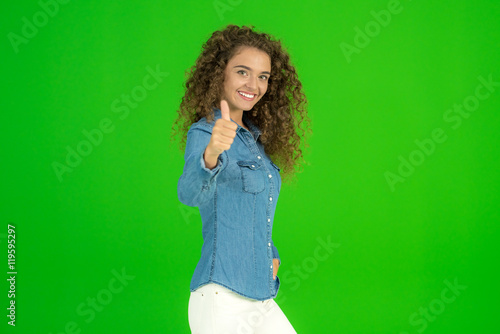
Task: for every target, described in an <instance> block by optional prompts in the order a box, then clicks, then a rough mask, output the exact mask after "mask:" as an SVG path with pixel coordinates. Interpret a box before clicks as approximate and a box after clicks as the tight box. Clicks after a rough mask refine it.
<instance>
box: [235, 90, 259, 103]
mask: <svg viewBox="0 0 500 334" xmlns="http://www.w3.org/2000/svg"><path fill="white" fill-rule="evenodd" d="M238 94H240V96H242V97H243V99H245V100H247V101H251V100H253V99H254V98H255V96H256V95H257V94H246V93H243V92H238Z"/></svg>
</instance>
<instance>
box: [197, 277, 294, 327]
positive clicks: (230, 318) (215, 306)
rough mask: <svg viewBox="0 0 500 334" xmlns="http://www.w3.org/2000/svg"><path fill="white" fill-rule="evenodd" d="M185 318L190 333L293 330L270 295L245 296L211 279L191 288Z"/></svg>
mask: <svg viewBox="0 0 500 334" xmlns="http://www.w3.org/2000/svg"><path fill="white" fill-rule="evenodd" d="M188 318H189V327H190V328H191V333H192V334H271V333H272V334H278V333H279V334H297V332H296V331H295V330H294V329H293V327H292V325H291V324H290V322H289V321H288V319H287V317H286V316H285V314H284V313H283V311H281V309H280V307H279V306H278V304H277V303H276V302H275V301H274V299H272V298H270V299H267V300H264V301H259V300H255V299H250V298H246V297H243V296H241V295H239V294H237V293H236V292H233V291H231V290H229V289H227V288H225V287H223V286H221V285H218V284H214V283H209V284H206V285H204V286H201V287H199V288H198V289H197V290H196V291H194V292H191V295H190V297H189V305H188Z"/></svg>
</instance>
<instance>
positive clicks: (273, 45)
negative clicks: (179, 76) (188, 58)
mask: <svg viewBox="0 0 500 334" xmlns="http://www.w3.org/2000/svg"><path fill="white" fill-rule="evenodd" d="M254 29H255V27H254V26H250V27H248V26H242V27H241V28H240V27H238V26H237V25H232V24H230V25H228V26H227V27H226V28H225V29H224V30H221V31H215V32H214V33H213V34H212V36H211V37H210V38H209V39H208V41H207V42H206V43H205V44H204V45H203V47H202V53H201V54H200V56H199V57H198V59H197V60H196V63H195V65H194V66H193V67H191V69H190V70H189V71H186V77H187V81H186V83H185V87H186V93H185V95H184V97H183V98H182V102H181V104H180V107H179V110H178V117H177V119H176V120H175V122H174V124H173V125H172V130H173V131H172V135H171V139H173V138H174V137H175V136H177V135H178V134H181V135H182V137H181V140H180V143H179V147H180V149H181V150H184V149H185V144H186V136H187V132H188V130H189V128H190V126H191V124H193V123H194V122H197V121H198V120H200V119H201V118H203V117H206V119H207V121H209V122H210V121H212V120H213V117H214V112H213V109H212V108H213V107H214V106H217V107H218V108H219V109H220V100H221V96H222V93H223V85H224V70H225V68H226V66H227V64H228V62H229V60H230V59H231V58H232V57H233V56H234V55H235V54H237V53H238V52H239V50H240V48H241V47H254V48H257V49H259V50H262V51H264V52H266V53H267V54H268V55H269V57H270V59H271V73H272V76H270V78H269V81H268V89H267V92H266V94H264V96H262V98H261V99H260V101H258V102H257V103H256V104H255V105H254V107H253V108H252V110H249V111H246V116H247V117H248V118H249V119H250V120H251V121H252V122H253V123H254V124H255V125H256V126H257V127H258V128H259V129H260V131H261V135H260V137H259V139H260V141H261V142H262V144H263V146H264V149H265V151H266V153H267V154H268V155H269V156H270V158H271V159H272V160H273V161H274V162H275V163H276V164H277V165H278V166H280V168H281V170H282V175H283V181H284V182H285V181H288V180H290V179H291V176H293V175H294V174H295V172H296V171H298V170H296V168H295V167H297V166H298V167H299V169H300V167H301V161H302V160H303V155H302V147H303V148H305V147H308V145H307V144H306V143H305V135H306V133H307V132H311V128H310V123H311V121H310V119H309V117H308V115H307V110H306V105H307V99H306V96H305V95H304V93H303V92H302V84H301V82H300V81H299V79H298V76H297V72H296V71H295V67H294V66H292V64H291V61H290V56H289V55H288V53H287V51H286V50H285V49H284V48H283V47H282V45H281V41H280V40H275V39H274V38H273V37H272V36H270V35H268V34H266V33H258V32H255V31H253V30H254ZM303 122H305V123H306V126H305V128H304V127H303Z"/></svg>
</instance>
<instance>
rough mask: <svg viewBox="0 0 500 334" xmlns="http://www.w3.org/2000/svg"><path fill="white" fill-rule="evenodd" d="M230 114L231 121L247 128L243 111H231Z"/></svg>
mask: <svg viewBox="0 0 500 334" xmlns="http://www.w3.org/2000/svg"><path fill="white" fill-rule="evenodd" d="M229 113H230V117H231V119H232V120H233V121H235V122H236V124H238V125H239V126H241V127H244V128H245V125H244V124H243V110H231V111H230V112H229Z"/></svg>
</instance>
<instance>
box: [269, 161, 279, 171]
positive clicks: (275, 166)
mask: <svg viewBox="0 0 500 334" xmlns="http://www.w3.org/2000/svg"><path fill="white" fill-rule="evenodd" d="M271 165H272V166H273V167H274V168H276V169H277V170H278V172H280V171H281V169H280V168H279V167H278V165H276V164H275V163H274V162H272V161H271Z"/></svg>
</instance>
